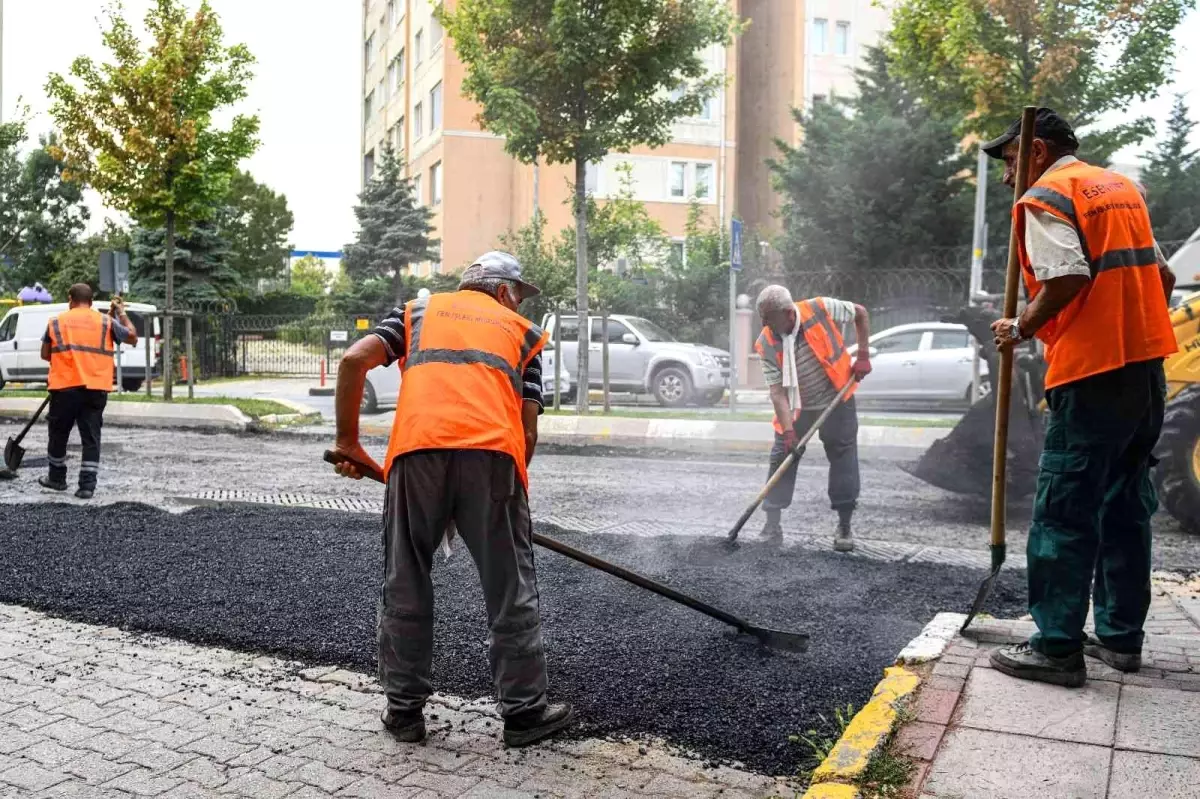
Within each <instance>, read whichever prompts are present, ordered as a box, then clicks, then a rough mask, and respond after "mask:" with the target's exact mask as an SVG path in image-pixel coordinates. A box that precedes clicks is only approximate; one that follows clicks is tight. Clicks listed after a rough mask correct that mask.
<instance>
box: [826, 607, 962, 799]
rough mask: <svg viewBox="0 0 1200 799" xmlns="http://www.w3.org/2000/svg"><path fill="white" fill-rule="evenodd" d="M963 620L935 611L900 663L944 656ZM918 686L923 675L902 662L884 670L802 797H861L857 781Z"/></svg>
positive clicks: (889, 734)
mask: <svg viewBox="0 0 1200 799" xmlns="http://www.w3.org/2000/svg"><path fill="white" fill-rule="evenodd" d="M965 620H966V616H965V615H964V614H962V613H939V614H937V615H936V616H934V617H933V619H932V620H931V621H930V622H929V623H928V624H926V625H925V629H924V630H922V631H921V634H920V635H918V636H917V637H916V638H914V639H913V640H912V641H909V642H908V644H907V645H906V646H905V647H904V649H902V650H900V654H899V655H898V656H897V658H896V663H897V664H905V663H926V662H928V661H930V660H936V659H937V658H939V657H941V656H942V653H943V652H945V650H946V647H947V646H948V645H949V643H950V641H951V640H952V639H953V638H954V636H955V635H956V634H957V633H958V630H959V628H960V627H961V626H962V623H963V622H964V621H965ZM920 684H921V677H920V676H919V675H917V674H916V673H914V672H912V671H909V670H908V669H906V668H904V667H903V666H902V665H896V666H890V667H888V668H887V669H884V678H883V679H882V680H880V682H879V684H878V685H876V686H875V693H874V694H873V695H872V696H871V700H870V701H869V702H867V704H866V705H865V706H864V707H863V709H862V710H860V711H858V713H856V714H855V715H854V718H853V719H851V721H850V724H849V725H848V726H847V727H846V731H845V732H844V733H842V737H841V738H840V739H839V740H838V742H837V743H836V744H834V747H833V749H831V750H830V751H829V755H828V757H826V758H825V760H824V761H823V762H822V763H821V765H820V766H818V767H817V768H816V770H815V771H813V775H812V786H811V787H810V788H809V789H808V791H806V792H805V794H804V799H859V797H860V793H859V791H858V781H859V779H861V777H862V775H863V772H865V771H866V768H867V765H868V764H869V763H870V762H871V758H872V757H873V756H874V755H875V753H876V752H878V751H879V750H880V749H881V748H882V747H883V746H884V745H885V744H886V743H887V740H888V738H889V737H890V736H891V735H892V733H893V732H895V730H896V727H897V724H898V721H899V709H900V708H901V707H903V706H904V705H905V704H906V703H907V702H908V701H909V700H910V699H911V698H912V695H913V693H914V692H915V691H916V690H917V687H918V686H919V685H920Z"/></svg>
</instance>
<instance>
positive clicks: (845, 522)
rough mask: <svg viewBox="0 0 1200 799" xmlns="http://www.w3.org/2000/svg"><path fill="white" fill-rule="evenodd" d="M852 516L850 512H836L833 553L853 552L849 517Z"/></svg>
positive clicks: (852, 537)
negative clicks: (836, 520) (836, 521)
mask: <svg viewBox="0 0 1200 799" xmlns="http://www.w3.org/2000/svg"><path fill="white" fill-rule="evenodd" d="M853 514H854V511H852V510H839V511H838V524H837V532H836V533H834V536H833V551H834V552H853V551H854V535H853V533H851V532H850V517H851V516H852V515H853Z"/></svg>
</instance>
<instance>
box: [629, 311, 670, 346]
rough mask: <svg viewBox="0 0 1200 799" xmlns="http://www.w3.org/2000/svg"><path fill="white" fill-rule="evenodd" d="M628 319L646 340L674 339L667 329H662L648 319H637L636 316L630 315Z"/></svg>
mask: <svg viewBox="0 0 1200 799" xmlns="http://www.w3.org/2000/svg"><path fill="white" fill-rule="evenodd" d="M629 321H630V322H632V323H633V326H634V327H636V328H637V330H638V332H639V333H641V334H642V337H643V338H645V339H646V341H674V340H675V337H674V336H672V335H671V334H670V333H668V332H667V331H665V330H663V329H662V328H661V327H659V326H658V325H656V324H654V323H653V322H651V321H650V320H649V319H639V318H638V317H636V316H631V317H630V318H629Z"/></svg>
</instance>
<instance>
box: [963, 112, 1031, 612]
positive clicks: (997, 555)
mask: <svg viewBox="0 0 1200 799" xmlns="http://www.w3.org/2000/svg"><path fill="white" fill-rule="evenodd" d="M1036 112H1037V109H1036V108H1034V107H1033V106H1031V105H1027V106H1025V111H1024V113H1022V114H1021V143H1020V149H1019V150H1018V151H1017V180H1016V184H1017V185H1016V187H1015V188H1014V189H1013V203H1014V204H1016V201H1017V200H1019V199H1021V197H1022V196H1023V195H1024V194H1025V190H1026V189H1027V188H1028V187H1029V150H1030V146H1031V145H1032V143H1033V122H1034V115H1035V114H1036ZM1017 246H1018V242H1017V226H1016V225H1013V226H1012V230H1011V231H1010V232H1009V236H1008V271H1007V272H1006V274H1005V280H1004V318H1005V319H1011V318H1013V317H1014V316H1016V315H1017V280H1018V278H1019V277H1020V275H1021V264H1020V261H1019V260H1018V256H1017ZM1013 359H1014V353H1013V350H1012V348H1011V347H1009V348H1007V349H1005V350H1003V351H1001V353H1000V383H999V386H998V387H997V391H996V440H995V444H994V447H993V454H992V532H991V550H992V570H991V572H990V573H989V574H988V576H987V577H986V578H985V579H984V581H983V585H981V586H979V593H978V594H977V595H976V596H975V604H973V605H971V612H970V613H968V614H967V619H966V621H964V622H963V626H962V628H961V629H962V630H965V629H967V627H969V626H970V624H971V622H972V621H974V620H975V616H976V615H977V614H978V613H979V611H980V610H981V609H982V608H983V604H984V603H985V602H987V599H988V596H989V595H990V594H991V593H992V588H994V587H995V585H996V578H997V577H999V576H1000V567H1001V566H1003V565H1004V559H1005V557H1006V556H1007V546H1006V544H1005V539H1004V526H1005V519H1004V515H1005V511H1006V509H1007V504H1006V503H1007V497H1006V489H1007V488H1008V485H1007V472H1008V409H1009V406H1010V405H1011V403H1012V384H1013Z"/></svg>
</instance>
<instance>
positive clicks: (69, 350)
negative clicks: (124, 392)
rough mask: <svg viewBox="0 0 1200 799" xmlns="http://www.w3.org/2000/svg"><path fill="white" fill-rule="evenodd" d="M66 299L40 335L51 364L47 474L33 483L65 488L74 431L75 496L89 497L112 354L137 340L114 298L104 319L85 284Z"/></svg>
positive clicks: (74, 288) (118, 300) (122, 306)
mask: <svg viewBox="0 0 1200 799" xmlns="http://www.w3.org/2000/svg"><path fill="white" fill-rule="evenodd" d="M67 298H68V300H69V301H70V307H69V308H68V309H67V311H66V313H62V314H59V315H58V316H56V317H54V318H53V319H51V320H50V324H49V325H47V326H46V334H45V335H44V336H43V337H42V360H43V361H49V362H50V380H49V384H50V385H49V388H50V413H49V415H48V417H47V422H48V426H49V434H50V443H49V445H48V446H47V448H46V454H47V456H48V459H49V461H50V471H49V473H48V474H47V475H46V476H45V477H39V478H38V483H39V484H40V485H41V486H42V487H43V488H49V489H50V490H52V491H66V490H67V441H68V440H69V439H70V438H71V430H72V428H75V427H78V428H79V442H80V444H81V445H82V446H83V459H82V460H81V461H80V464H79V489H78V490H77V491H76V492H75V496H76V497H78V498H79V499H91V498H92V496H93V495H94V493H95V491H96V480H97V479H98V478H99V476H100V430H101V428H102V427H103V425H104V409H105V407H107V405H108V392H110V391H112V387H113V369H114V366H113V355H114V353H115V352H116V348H117V345H118V344H130V345H136V344H137V341H138V339H137V332H136V331H135V330H134V327H133V324H132V323H131V322H130V321H129V317H128V316H126V315H125V303H124V302H122V301H121V298H120V297H113V299H112V302H111V303H110V304H109V312H108V314H107V315H105V314H102V313H100V312H99V311H96V310H94V309H93V308H92V287H91V286H89V285H88V284H87V283H76V284H75V285H74V286H71V288H70V289H69V290H68V291H67Z"/></svg>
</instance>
